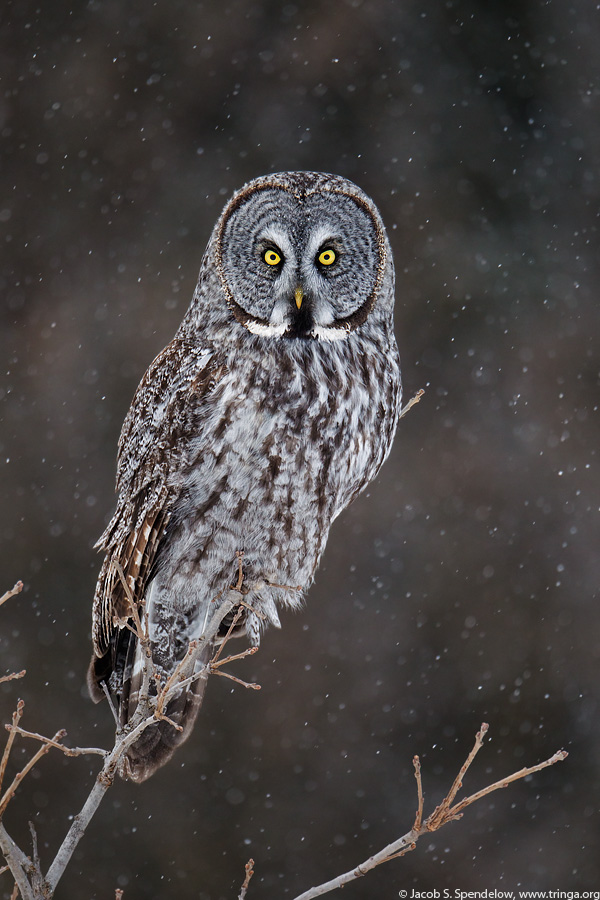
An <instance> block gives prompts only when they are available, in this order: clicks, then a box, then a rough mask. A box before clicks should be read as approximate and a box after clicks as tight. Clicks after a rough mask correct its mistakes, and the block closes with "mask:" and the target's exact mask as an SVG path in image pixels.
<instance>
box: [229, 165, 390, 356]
mask: <svg viewBox="0 0 600 900" xmlns="http://www.w3.org/2000/svg"><path fill="white" fill-rule="evenodd" d="M213 241H214V247H213V249H214V254H215V262H216V268H217V274H218V277H219V279H220V282H221V285H222V287H223V290H224V292H225V297H226V300H227V305H228V308H229V310H230V314H232V315H233V317H234V318H235V319H236V320H237V321H238V322H239V323H240V324H241V325H243V326H244V327H245V328H246V329H247V330H248V331H250V332H251V333H252V334H256V335H260V336H262V337H265V338H290V339H292V338H296V339H304V340H311V339H317V340H325V341H334V340H343V339H344V338H347V337H348V336H349V335H350V334H351V333H352V332H353V331H354V330H355V329H357V328H359V327H360V326H361V325H362V324H363V323H364V322H366V320H367V319H368V317H369V316H370V315H371V314H372V313H373V310H374V309H375V308H376V306H377V304H378V303H380V302H381V303H385V304H386V305H387V307H388V308H387V309H386V310H385V311H384V312H385V314H386V315H387V316H389V315H390V313H391V308H389V307H390V306H391V302H392V297H391V295H392V286H393V270H392V262H391V254H390V251H389V244H388V241H387V238H386V234H385V230H384V228H383V224H382V222H381V218H380V216H379V213H378V211H377V209H376V207H375V205H374V204H373V202H372V201H371V200H370V199H369V198H368V197H367V196H366V195H365V194H364V193H363V192H362V191H361V190H360V188H358V187H356V185H354V184H352V182H350V181H347V180H346V179H344V178H340V177H338V176H334V175H324V174H321V173H315V172H285V173H281V174H278V175H269V176H265V177H263V178H257V179H256V180H254V181H251V182H250V183H249V184H247V185H245V187H243V188H242V189H241V190H240V191H238V192H237V193H236V194H234V196H233V197H232V199H231V200H230V201H229V203H228V204H227V206H226V207H225V209H224V211H223V214H222V216H221V218H220V219H219V222H218V223H217V227H216V231H215V234H214V236H213ZM384 281H385V284H386V290H384V291H383V292H382V284H383V283H384ZM382 296H383V297H384V299H383V300H381V297H382Z"/></svg>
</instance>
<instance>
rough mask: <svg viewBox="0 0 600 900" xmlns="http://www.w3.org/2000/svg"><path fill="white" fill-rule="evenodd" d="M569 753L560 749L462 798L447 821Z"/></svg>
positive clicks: (560, 760) (451, 810)
mask: <svg viewBox="0 0 600 900" xmlns="http://www.w3.org/2000/svg"><path fill="white" fill-rule="evenodd" d="M568 755H569V754H568V753H567V751H566V750H558V751H557V752H556V753H555V754H554V756H551V757H550V759H545V760H544V761H543V762H541V763H537V765H535V766H527V767H526V768H524V769H519V771H518V772H513V774H512V775H507V776H506V778H501V779H500V780H499V781H495V782H494V783H493V784H490V785H489V786H488V787H486V788H482V790H480V791H477V792H476V793H475V794H471V795H470V796H469V797H465V799H464V800H461V801H460V803H457V804H456V806H453V807H452V808H451V809H449V810H448V814H447V817H446V821H447V822H451V821H452V820H453V819H456V818H458V817H459V816H460V815H461V814H462V811H463V810H464V809H466V808H467V806H471V804H472V803H476V802H477V800H481V798H482V797H485V796H486V795H487V794H491V793H492V792H493V791H497V790H499V789H500V788H505V787H508V785H509V784H512V783H513V782H515V781H520V780H521V779H522V778H527V776H528V775H533V774H535V772H541V771H542V769H547V768H548V766H554V765H555V764H556V763H557V762H563V761H564V760H565V759H566V758H567V756H568ZM444 824H445V823H444Z"/></svg>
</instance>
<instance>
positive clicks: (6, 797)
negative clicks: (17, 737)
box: [0, 726, 66, 818]
mask: <svg viewBox="0 0 600 900" xmlns="http://www.w3.org/2000/svg"><path fill="white" fill-rule="evenodd" d="M9 728H10V729H11V732H12V734H11V736H12V735H13V734H14V733H15V731H16V728H13V727H11V726H9ZM65 734H66V731H64V729H61V730H60V731H57V732H56V734H55V735H54V737H53V738H52V739H51V740H50V741H49V742H48V743H45V744H43V745H42V746H41V747H40V749H39V750H38V751H37V753H34V755H33V756H32V757H31V759H30V760H29V762H28V763H26V765H25V766H24V767H23V768H22V769H21V771H20V772H17V774H16V775H15V777H14V778H13V781H12V784H11V785H10V786H9V787H7V789H6V790H5V792H4V794H3V796H2V798H1V799H0V818H1V817H2V815H3V814H4V810H5V809H6V807H7V806H8V804H9V803H10V801H11V800H12V798H13V797H14V795H15V791H16V790H17V788H18V787H19V785H20V784H21V782H22V781H23V779H24V778H25V776H26V775H27V773H28V772H31V770H32V769H33V767H34V766H35V764H36V763H37V762H39V760H40V759H41V758H42V756H45V755H46V753H47V752H48V750H49V749H50V747H52V746H53V745H54V744H55V742H57V741H58V739H59V738H62V737H64V735H65ZM11 736H9V740H10V737H11Z"/></svg>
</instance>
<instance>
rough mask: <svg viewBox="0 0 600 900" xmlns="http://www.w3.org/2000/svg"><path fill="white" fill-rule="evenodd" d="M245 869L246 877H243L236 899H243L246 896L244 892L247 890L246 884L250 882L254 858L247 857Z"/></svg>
mask: <svg viewBox="0 0 600 900" xmlns="http://www.w3.org/2000/svg"><path fill="white" fill-rule="evenodd" d="M245 869H246V877H245V878H244V883H243V885H242V888H241V890H240V893H239V895H238V900H244V898H245V897H246V893H247V891H248V886H249V884H250V879H251V878H252V876H253V875H254V860H253V859H249V860H248V862H247V863H246V866H245Z"/></svg>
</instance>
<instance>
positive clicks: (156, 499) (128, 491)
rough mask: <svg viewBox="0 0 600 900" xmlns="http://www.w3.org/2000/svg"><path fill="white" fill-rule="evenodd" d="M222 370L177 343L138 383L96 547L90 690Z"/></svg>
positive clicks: (149, 559) (152, 551)
mask: <svg viewBox="0 0 600 900" xmlns="http://www.w3.org/2000/svg"><path fill="white" fill-rule="evenodd" d="M222 373H223V367H222V365H221V364H220V362H219V360H218V359H217V357H216V356H215V354H214V353H213V351H212V350H207V349H199V348H196V347H193V346H190V345H189V344H186V343H185V342H183V341H181V340H178V339H175V340H174V341H172V343H171V344H169V345H168V347H166V348H165V349H164V350H163V351H162V353H160V354H159V356H157V358H156V359H155V360H154V362H153V363H152V365H151V366H150V368H149V369H148V371H147V372H146V374H145V376H144V378H143V379H142V381H141V383H140V385H139V387H138V389H137V391H136V393H135V396H134V398H133V402H132V405H131V408H130V410H129V413H128V414H127V417H126V419H125V422H124V423H123V428H122V431H121V437H120V439H119V455H118V465H117V490H118V492H119V499H118V503H117V509H116V512H115V514H114V516H113V518H112V519H111V521H110V523H109V525H108V527H107V528H106V530H105V532H104V534H103V535H102V536H101V538H100V540H99V541H98V543H97V544H96V546H97V547H99V548H101V549H103V550H104V551H105V552H106V557H105V559H104V563H103V565H102V569H101V571H100V575H99V577H98V583H97V586H96V593H95V597H94V608H93V616H92V632H93V634H92V636H93V643H94V659H93V660H92V666H91V668H90V676H89V678H88V683H89V687H90V691H91V693H92V696H93V697H94V699H101V698H102V696H103V694H102V692H101V691H100V690H99V688H98V685H97V682H98V680H99V679H103V678H105V677H106V676H107V673H110V671H111V670H112V666H113V664H114V660H111V659H108V658H106V657H107V655H108V654H109V651H110V649H111V646H112V645H113V644H114V642H113V637H114V634H115V631H116V630H119V629H121V628H123V627H124V626H125V624H126V622H127V619H128V618H129V617H130V615H131V603H132V602H133V603H134V604H135V605H136V606H138V607H139V605H140V603H141V601H142V600H143V597H144V591H145V588H146V585H147V582H148V576H149V574H150V572H151V569H152V565H153V563H154V561H155V559H156V554H157V551H158V549H159V547H160V543H161V539H162V536H163V535H164V532H165V528H166V526H167V523H168V520H169V516H170V513H171V509H172V508H173V503H174V501H175V499H176V498H177V496H178V492H179V484H180V481H181V479H180V478H179V477H178V475H179V473H180V472H181V468H182V466H183V465H185V459H184V457H183V451H182V450H181V449H180V448H182V447H186V446H187V444H188V441H187V440H182V438H183V437H186V436H189V435H190V434H191V433H192V431H193V429H194V428H195V427H196V423H197V421H198V411H199V410H200V409H201V406H202V404H203V402H205V401H206V397H207V395H208V394H209V393H210V391H211V390H212V389H213V388H214V387H215V385H216V384H217V382H218V380H219V378H220V377H221V375H222Z"/></svg>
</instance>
